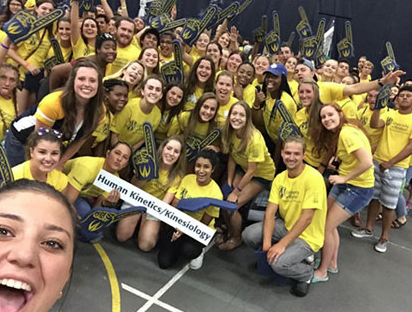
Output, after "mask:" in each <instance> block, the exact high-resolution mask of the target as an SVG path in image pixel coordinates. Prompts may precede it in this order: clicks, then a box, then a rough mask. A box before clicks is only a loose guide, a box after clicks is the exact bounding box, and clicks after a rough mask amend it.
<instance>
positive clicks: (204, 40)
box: [196, 34, 210, 51]
mask: <svg viewBox="0 0 412 312" xmlns="http://www.w3.org/2000/svg"><path fill="white" fill-rule="evenodd" d="M209 42H210V38H209V36H208V35H207V34H201V35H200V36H199V39H197V41H196V48H197V49H198V50H199V51H206V46H207V45H208V43H209Z"/></svg>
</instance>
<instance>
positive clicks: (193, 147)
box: [186, 129, 221, 162]
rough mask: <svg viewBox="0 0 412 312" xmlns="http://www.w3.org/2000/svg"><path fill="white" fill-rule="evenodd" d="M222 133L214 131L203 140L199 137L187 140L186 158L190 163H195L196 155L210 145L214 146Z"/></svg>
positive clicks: (191, 137)
mask: <svg viewBox="0 0 412 312" xmlns="http://www.w3.org/2000/svg"><path fill="white" fill-rule="evenodd" d="M220 134H221V131H220V130H219V129H214V130H213V131H212V132H210V133H209V134H208V135H207V136H206V137H205V138H204V139H203V140H202V139H201V138H199V137H197V136H189V138H188V139H187V140H186V158H187V161H188V162H191V161H193V160H194V159H195V158H196V155H197V154H198V153H199V152H200V151H202V150H203V149H204V148H206V147H207V146H209V145H212V144H213V143H214V142H215V141H216V140H217V139H218V138H219V136H220Z"/></svg>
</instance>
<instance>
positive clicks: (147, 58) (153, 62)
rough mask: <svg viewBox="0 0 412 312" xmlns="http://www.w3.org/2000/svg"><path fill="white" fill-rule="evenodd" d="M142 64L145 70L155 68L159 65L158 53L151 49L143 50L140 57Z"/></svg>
mask: <svg viewBox="0 0 412 312" xmlns="http://www.w3.org/2000/svg"><path fill="white" fill-rule="evenodd" d="M142 63H143V64H144V65H145V66H146V67H147V68H155V67H156V66H157V64H158V63H159V53H158V52H157V51H156V50H155V49H153V48H151V49H147V50H145V51H144V52H143V55H142Z"/></svg>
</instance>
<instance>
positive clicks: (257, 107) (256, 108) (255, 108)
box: [252, 105, 260, 110]
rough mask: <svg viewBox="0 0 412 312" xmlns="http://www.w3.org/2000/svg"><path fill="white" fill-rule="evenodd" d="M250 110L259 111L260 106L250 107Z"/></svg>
mask: <svg viewBox="0 0 412 312" xmlns="http://www.w3.org/2000/svg"><path fill="white" fill-rule="evenodd" d="M252 109H254V110H260V106H255V105H252Z"/></svg>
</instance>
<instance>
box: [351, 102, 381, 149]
mask: <svg viewBox="0 0 412 312" xmlns="http://www.w3.org/2000/svg"><path fill="white" fill-rule="evenodd" d="M382 113H383V109H382V110H381V117H382V116H383V115H382ZM372 114H373V110H371V109H370V107H369V104H366V107H364V108H361V109H360V110H358V112H357V113H356V119H358V120H359V121H360V123H361V124H362V126H363V128H364V129H365V130H366V132H367V133H368V135H369V138H370V140H371V146H372V150H375V148H376V147H377V146H378V143H379V140H380V139H381V137H382V133H383V128H378V129H374V128H371V125H370V123H371V117H372Z"/></svg>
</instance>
